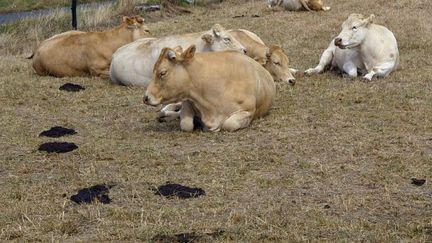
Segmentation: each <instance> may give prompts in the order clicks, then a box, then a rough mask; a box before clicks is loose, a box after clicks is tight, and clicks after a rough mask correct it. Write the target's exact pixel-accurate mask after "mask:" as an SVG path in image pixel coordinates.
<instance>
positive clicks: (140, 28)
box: [122, 16, 150, 40]
mask: <svg viewBox="0 0 432 243" xmlns="http://www.w3.org/2000/svg"><path fill="white" fill-rule="evenodd" d="M122 24H123V25H125V26H126V28H127V29H129V30H131V31H132V38H133V40H137V39H140V38H143V37H148V36H149V34H150V30H149V28H148V27H147V26H146V25H145V24H144V19H143V18H141V17H139V16H133V17H127V16H123V17H122Z"/></svg>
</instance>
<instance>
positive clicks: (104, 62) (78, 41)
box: [32, 16, 149, 77]
mask: <svg viewBox="0 0 432 243" xmlns="http://www.w3.org/2000/svg"><path fill="white" fill-rule="evenodd" d="M148 35H149V30H148V28H147V26H145V25H144V19H142V18H140V17H138V16H134V17H123V18H122V23H121V24H120V26H118V27H116V28H114V29H112V30H108V31H105V32H82V31H68V32H65V33H61V34H58V35H55V36H53V37H51V38H49V39H47V40H45V41H43V42H42V43H41V44H40V45H39V47H38V48H37V49H36V51H35V52H34V55H33V56H32V57H33V68H34V69H35V70H36V73H37V74H39V75H53V76H57V77H64V76H84V75H88V74H90V75H97V76H108V75H109V66H110V63H111V56H112V54H113V53H114V52H115V51H116V50H117V49H118V48H119V47H121V46H123V45H125V44H127V43H130V42H132V41H134V40H137V39H139V38H142V37H145V36H148Z"/></svg>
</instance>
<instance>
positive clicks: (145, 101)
mask: <svg viewBox="0 0 432 243" xmlns="http://www.w3.org/2000/svg"><path fill="white" fill-rule="evenodd" d="M143 101H144V104H147V103H148V101H149V97H148V96H147V95H146V96H144V99H143Z"/></svg>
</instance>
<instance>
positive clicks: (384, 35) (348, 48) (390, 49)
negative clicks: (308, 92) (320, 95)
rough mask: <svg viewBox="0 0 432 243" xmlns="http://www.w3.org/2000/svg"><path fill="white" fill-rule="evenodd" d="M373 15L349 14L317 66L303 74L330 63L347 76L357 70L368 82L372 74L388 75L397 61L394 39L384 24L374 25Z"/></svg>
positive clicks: (353, 75)
mask: <svg viewBox="0 0 432 243" xmlns="http://www.w3.org/2000/svg"><path fill="white" fill-rule="evenodd" d="M374 17H375V16H374V15H371V16H370V17H368V18H364V17H363V15H361V14H351V15H350V16H349V17H348V19H347V20H346V21H345V22H344V23H343V24H342V32H341V33H340V34H339V35H338V36H337V37H336V38H335V39H334V40H332V41H331V43H330V45H329V47H328V48H327V49H326V50H325V51H324V53H323V54H322V56H321V59H320V62H319V64H318V66H316V67H315V68H310V69H308V70H306V71H305V74H306V75H312V74H315V73H321V72H322V71H324V69H325V68H326V67H327V66H330V65H331V67H332V68H337V69H339V70H341V71H342V72H345V73H347V74H348V75H349V76H350V77H357V75H358V73H359V72H360V73H361V74H362V75H364V76H363V78H364V79H366V80H369V81H370V80H371V79H372V77H374V76H378V77H385V76H387V75H389V74H390V73H391V72H392V71H393V70H395V69H396V68H397V66H398V64H399V50H398V46H397V42H396V38H395V36H394V35H393V33H392V32H391V31H390V30H388V29H387V28H386V27H384V26H381V25H377V24H373V23H372V21H373V19H374Z"/></svg>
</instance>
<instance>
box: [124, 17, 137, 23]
mask: <svg viewBox="0 0 432 243" xmlns="http://www.w3.org/2000/svg"><path fill="white" fill-rule="evenodd" d="M125 22H126V24H127V25H133V24H135V18H129V17H126V20H125Z"/></svg>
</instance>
